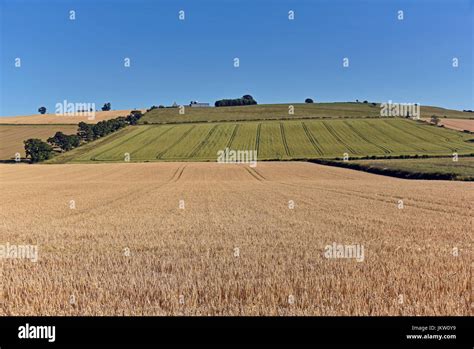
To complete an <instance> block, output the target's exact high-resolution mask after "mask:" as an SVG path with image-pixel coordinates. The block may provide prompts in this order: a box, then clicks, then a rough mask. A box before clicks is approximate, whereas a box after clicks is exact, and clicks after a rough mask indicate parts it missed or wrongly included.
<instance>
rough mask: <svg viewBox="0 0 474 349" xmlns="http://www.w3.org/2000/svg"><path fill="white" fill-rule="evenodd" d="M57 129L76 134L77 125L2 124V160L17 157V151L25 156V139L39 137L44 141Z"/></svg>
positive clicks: (0, 132)
mask: <svg viewBox="0 0 474 349" xmlns="http://www.w3.org/2000/svg"><path fill="white" fill-rule="evenodd" d="M57 131H61V132H64V133H66V134H75V133H76V131H77V126H75V125H70V126H64V125H61V126H60V125H16V126H12V125H0V160H10V159H14V158H15V153H17V152H18V153H20V154H21V156H22V157H24V156H25V148H24V144H23V141H24V140H27V139H28V138H39V139H42V140H44V141H46V139H48V138H49V137H51V136H54V134H55V133H56V132H57Z"/></svg>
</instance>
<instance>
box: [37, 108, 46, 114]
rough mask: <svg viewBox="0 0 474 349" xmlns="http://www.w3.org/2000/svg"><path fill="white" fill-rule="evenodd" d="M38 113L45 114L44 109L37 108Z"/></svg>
mask: <svg viewBox="0 0 474 349" xmlns="http://www.w3.org/2000/svg"><path fill="white" fill-rule="evenodd" d="M38 113H40V114H45V113H46V107H39V108H38Z"/></svg>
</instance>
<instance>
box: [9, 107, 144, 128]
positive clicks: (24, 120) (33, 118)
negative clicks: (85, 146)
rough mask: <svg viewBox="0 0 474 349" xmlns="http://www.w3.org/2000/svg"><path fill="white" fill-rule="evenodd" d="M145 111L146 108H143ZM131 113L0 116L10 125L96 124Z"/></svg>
mask: <svg viewBox="0 0 474 349" xmlns="http://www.w3.org/2000/svg"><path fill="white" fill-rule="evenodd" d="M143 112H145V110H143ZM128 114H130V110H110V111H98V112H95V117H94V118H93V119H90V118H89V115H88V114H82V113H78V114H77V115H74V114H64V115H56V114H43V115H42V114H34V115H25V116H6V117H0V124H9V125H53V124H57V125H64V124H74V125H77V124H78V123H79V122H81V121H83V122H85V123H88V124H95V123H97V122H99V121H103V120H109V119H113V118H117V117H119V116H127V115H128Z"/></svg>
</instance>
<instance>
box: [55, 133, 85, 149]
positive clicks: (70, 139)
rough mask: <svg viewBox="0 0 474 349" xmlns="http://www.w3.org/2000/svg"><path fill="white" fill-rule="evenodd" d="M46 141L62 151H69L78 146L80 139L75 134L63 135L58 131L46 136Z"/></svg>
mask: <svg viewBox="0 0 474 349" xmlns="http://www.w3.org/2000/svg"><path fill="white" fill-rule="evenodd" d="M48 143H49V144H51V145H53V146H56V147H59V148H60V149H61V150H63V151H69V150H71V149H73V148H76V147H78V146H79V145H80V144H81V139H80V138H79V136H77V135H65V134H64V133H62V132H59V131H58V132H56V134H55V135H54V136H53V137H49V138H48Z"/></svg>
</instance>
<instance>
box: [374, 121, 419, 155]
mask: <svg viewBox="0 0 474 349" xmlns="http://www.w3.org/2000/svg"><path fill="white" fill-rule="evenodd" d="M365 122H366V123H367V121H365ZM383 122H384V125H385V126H390V127H391V128H392V129H394V130H396V131H397V132H398V133H399V132H400V130H399V129H398V128H396V127H393V126H392V125H391V123H390V122H386V120H383ZM370 125H371V126H372V127H373V128H374V129H376V130H377V131H379V132H380V133H381V134H382V135H383V136H384V137H386V138H389V139H391V140H392V141H394V142H395V143H398V144H403V146H405V147H407V148H411V149H412V150H413V151H422V152H423V151H426V149H424V148H423V147H420V146H417V145H415V144H411V143H405V142H403V143H402V141H403V140H402V139H400V138H398V137H394V136H393V135H391V134H390V132H387V129H386V128H385V127H379V125H378V123H376V122H373V123H371V124H370Z"/></svg>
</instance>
